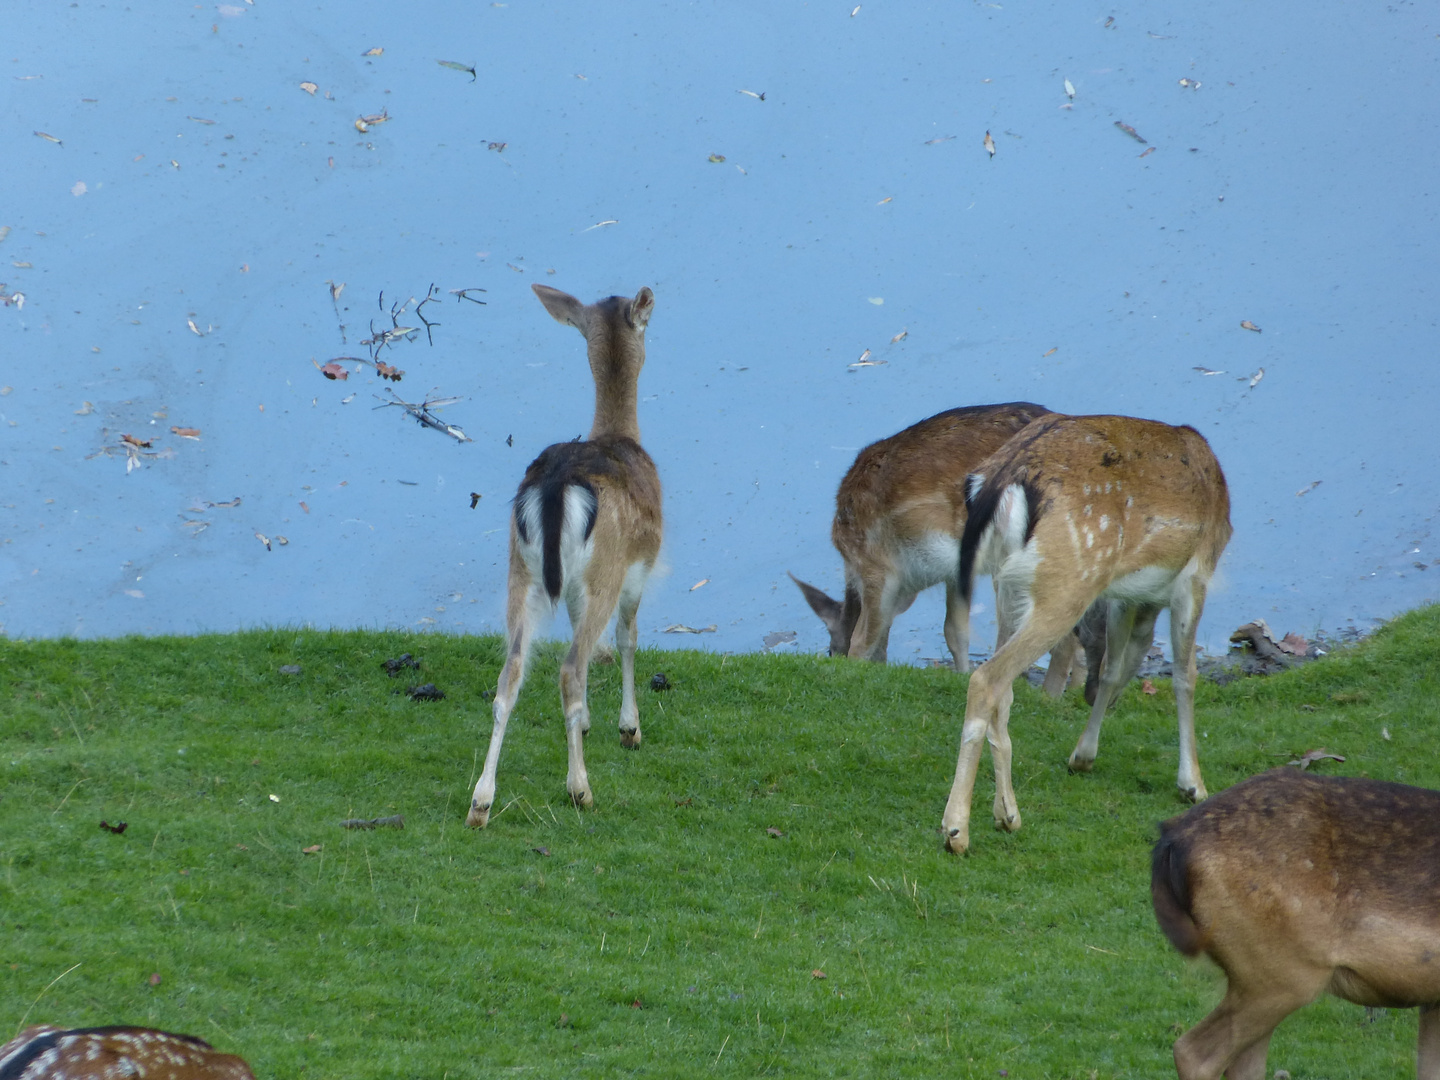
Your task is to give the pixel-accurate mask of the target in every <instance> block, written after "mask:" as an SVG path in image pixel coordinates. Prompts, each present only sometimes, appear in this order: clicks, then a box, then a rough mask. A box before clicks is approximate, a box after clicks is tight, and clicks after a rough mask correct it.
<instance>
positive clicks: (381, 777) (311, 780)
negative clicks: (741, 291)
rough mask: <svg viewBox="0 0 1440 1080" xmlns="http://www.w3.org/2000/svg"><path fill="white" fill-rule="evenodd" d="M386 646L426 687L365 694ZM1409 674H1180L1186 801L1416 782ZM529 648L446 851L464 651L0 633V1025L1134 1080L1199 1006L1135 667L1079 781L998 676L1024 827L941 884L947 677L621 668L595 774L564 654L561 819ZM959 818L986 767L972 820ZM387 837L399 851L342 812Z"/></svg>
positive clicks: (1399, 1065) (1346, 1065)
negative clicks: (1160, 863)
mask: <svg viewBox="0 0 1440 1080" xmlns="http://www.w3.org/2000/svg"><path fill="white" fill-rule="evenodd" d="M404 652H410V653H413V654H414V655H415V656H416V657H417V658H419V659H420V661H421V662H422V664H423V665H424V666H423V669H422V671H421V672H420V673H418V675H416V674H415V673H408V674H410V675H411V677H410V678H409V679H408V680H407V679H405V678H404V677H402V678H401V679H390V678H388V677H387V676H386V674H385V672H384V670H383V669H382V666H381V665H382V661H383V660H385V659H386V658H388V657H394V656H398V655H399V654H401V653H404ZM1437 656H1440V608H1430V609H1426V610H1422V611H1419V612H1415V613H1412V614H1410V615H1408V616H1406V617H1404V618H1402V619H1399V620H1397V621H1396V622H1395V623H1393V624H1391V625H1390V626H1387V627H1385V628H1384V629H1382V630H1381V631H1380V632H1379V633H1377V634H1376V635H1375V636H1374V637H1373V638H1372V639H1370V640H1368V641H1366V642H1364V643H1363V644H1361V645H1360V646H1358V647H1356V648H1354V649H1351V650H1347V651H1345V652H1343V653H1341V654H1338V655H1335V656H1332V657H1329V658H1327V659H1326V660H1324V661H1322V662H1320V663H1316V664H1312V665H1309V666H1307V667H1304V668H1301V669H1298V670H1295V671H1292V672H1288V673H1286V674H1283V675H1280V676H1276V677H1272V678H1267V679H1250V680H1241V681H1238V682H1235V683H1232V684H1230V685H1228V686H1225V687H1215V686H1213V685H1209V684H1202V686H1201V688H1200V690H1199V692H1198V695H1197V708H1198V721H1197V728H1198V730H1199V731H1200V732H1201V740H1200V745H1201V762H1202V764H1203V766H1204V769H1205V777H1206V780H1207V783H1208V784H1209V787H1210V789H1211V790H1212V791H1216V790H1219V789H1221V788H1223V787H1226V786H1228V785H1230V784H1232V783H1234V782H1235V781H1237V780H1239V779H1241V778H1243V777H1245V776H1247V775H1250V774H1251V773H1254V772H1257V771H1260V770H1263V769H1265V768H1269V767H1271V766H1273V765H1276V764H1282V763H1284V762H1285V761H1286V760H1288V759H1290V758H1292V757H1295V756H1298V754H1300V753H1302V752H1304V751H1306V750H1309V749H1313V748H1316V747H1320V746H1324V747H1327V748H1329V749H1330V750H1332V751H1334V752H1336V753H1339V754H1343V755H1345V756H1346V758H1347V760H1346V761H1345V763H1344V764H1342V765H1336V764H1335V763H1332V762H1327V763H1325V765H1324V767H1326V768H1327V771H1332V772H1340V773H1345V774H1353V775H1369V776H1374V777H1381V778H1385V779H1396V780H1403V781H1406V782H1409V783H1416V784H1422V785H1426V786H1430V787H1440V759H1437V755H1436V754H1435V750H1434V745H1435V735H1436V728H1437V723H1436V706H1435V702H1436V701H1437V700H1440V663H1437V660H1436V657H1437ZM558 658H559V653H558V651H557V650H555V649H554V648H550V649H545V650H542V651H541V654H540V655H539V656H538V658H537V660H536V662H535V664H534V666H533V670H532V673H531V677H530V679H529V681H528V683H527V686H526V689H525V691H524V693H523V694H522V697H521V701H520V705H519V708H518V709H517V711H516V715H515V718H514V719H513V720H512V722H511V727H510V732H509V735H508V737H507V741H506V746H505V754H504V756H503V758H502V760H501V768H500V787H499V792H498V798H497V803H496V806H497V808H499V807H504V810H503V812H501V813H500V814H499V816H498V817H497V818H495V819H494V820H493V822H492V824H491V826H490V828H489V829H487V830H485V831H483V832H471V831H469V830H467V829H465V827H464V825H463V817H464V811H465V808H466V805H467V802H468V798H469V791H470V787H471V786H472V785H473V782H474V780H475V777H476V774H477V770H478V759H479V758H480V757H483V754H484V750H485V745H486V742H487V740H488V738H489V731H490V720H489V706H488V703H487V702H486V701H485V699H484V695H485V692H486V691H488V690H491V689H493V686H494V680H495V676H496V673H497V670H498V667H499V659H500V652H499V642H498V640H495V639H489V638H468V639H467V638H445V637H439V636H414V635H406V634H391V633H325V632H314V631H308V630H307V631H295V630H288V631H267V632H255V633H245V634H237V635H229V636H218V637H202V638H164V639H128V640H121V641H108V642H86V643H76V642H10V641H0V710H3V715H0V770H3V777H4V782H3V785H0V1035H3V1036H5V1037H8V1036H9V1035H10V1034H11V1033H12V1032H13V1031H14V1029H15V1027H16V1026H17V1025H18V1024H19V1023H20V1021H21V1019H22V1017H23V1016H25V1015H26V1014H27V1011H28V1013H29V1022H32V1023H33V1022H36V1021H42V1020H43V1021H51V1022H59V1023H66V1024H101V1023H116V1022H134V1023H145V1024H151V1025H155V1026H159V1027H165V1028H169V1029H172V1030H179V1031H185V1032H190V1033H193V1034H197V1035H200V1036H202V1037H204V1038H207V1039H209V1040H210V1041H212V1042H214V1043H215V1044H216V1045H218V1046H220V1047H222V1048H223V1049H226V1050H230V1051H234V1052H238V1053H241V1054H242V1055H244V1056H245V1057H246V1058H247V1059H248V1060H249V1061H250V1062H251V1063H252V1064H253V1065H254V1066H255V1069H256V1072H257V1075H260V1076H262V1077H263V1076H276V1077H297V1076H307V1077H346V1078H352V1077H377V1078H378V1077H387V1078H388V1077H435V1078H437V1080H439V1078H442V1077H446V1076H449V1077H455V1078H461V1077H464V1078H470V1077H482V1076H484V1077H489V1076H496V1075H507V1074H510V1073H515V1074H520V1075H530V1076H541V1077H544V1076H600V1075H602V1074H603V1075H606V1076H619V1075H639V1076H657V1077H659V1076H671V1075H677V1074H680V1073H682V1072H683V1073H691V1074H697V1075H698V1074H703V1075H716V1076H753V1075H778V1076H796V1077H806V1076H816V1077H819V1076H827V1077H828V1076H864V1075H885V1076H893V1077H909V1076H914V1077H922V1076H923V1077H933V1076H955V1077H996V1076H1000V1075H1004V1074H1008V1076H1009V1077H1011V1078H1028V1077H1035V1078H1039V1077H1051V1078H1057V1080H1058V1078H1090V1077H1093V1078H1096V1080H1099V1078H1108V1077H1137V1076H1163V1075H1166V1074H1167V1073H1169V1072H1170V1069H1171V1066H1170V1051H1169V1047H1170V1043H1171V1042H1172V1041H1173V1040H1174V1038H1175V1037H1176V1035H1177V1034H1178V1033H1179V1031H1181V1030H1183V1029H1184V1028H1187V1027H1189V1026H1191V1025H1192V1024H1193V1023H1195V1022H1196V1021H1197V1020H1198V1019H1199V1018H1200V1017H1201V1016H1203V1015H1204V1013H1205V1012H1206V1011H1208V1009H1209V1008H1210V1007H1211V1006H1212V1005H1213V1003H1214V1001H1215V999H1216V996H1217V994H1218V986H1219V984H1218V981H1217V978H1216V976H1215V975H1214V973H1213V971H1211V970H1210V969H1207V968H1205V967H1203V966H1198V965H1187V964H1186V963H1185V962H1184V961H1182V960H1181V959H1180V957H1179V956H1178V955H1176V954H1174V953H1173V952H1171V951H1170V949H1169V947H1168V945H1166V943H1165V942H1164V939H1163V938H1162V937H1161V935H1160V933H1159V931H1158V930H1157V929H1156V927H1155V924H1154V920H1153V917H1152V916H1151V913H1150V905H1149V895H1148V854H1149V847H1150V843H1151V841H1152V839H1153V836H1154V826H1155V822H1156V821H1157V820H1159V819H1161V818H1163V817H1168V816H1170V815H1172V814H1174V813H1177V812H1179V811H1180V810H1181V809H1182V806H1181V805H1180V804H1179V803H1178V802H1177V801H1176V796H1175V795H1174V779H1175V767H1176V759H1175V730H1174V725H1175V720H1174V700H1173V697H1172V695H1171V693H1170V687H1169V684H1168V682H1163V681H1162V682H1160V683H1159V692H1158V693H1157V694H1155V695H1154V696H1153V697H1152V696H1147V695H1144V694H1142V693H1140V692H1139V688H1138V687H1132V688H1130V689H1129V690H1127V692H1126V694H1125V696H1124V698H1123V699H1122V700H1121V702H1120V703H1119V704H1118V705H1117V707H1116V708H1115V709H1114V710H1113V711H1112V715H1111V717H1110V719H1109V721H1108V722H1107V725H1106V729H1105V735H1104V738H1103V739H1102V743H1101V750H1100V758H1099V761H1098V762H1097V768H1096V771H1095V772H1094V773H1093V774H1091V775H1088V776H1070V775H1068V774H1067V773H1066V770H1065V765H1064V763H1065V759H1066V756H1067V755H1068V753H1069V751H1070V749H1071V748H1072V746H1073V744H1074V741H1075V739H1076V737H1077V736H1078V734H1079V730H1080V727H1081V726H1082V725H1083V718H1084V707H1083V703H1081V702H1080V701H1079V700H1078V698H1077V697H1076V696H1075V695H1073V694H1072V695H1070V696H1068V697H1067V698H1066V700H1064V701H1062V702H1058V703H1057V702H1051V701H1048V700H1046V699H1044V698H1043V697H1041V696H1040V695H1039V694H1038V692H1035V691H1032V690H1031V689H1030V688H1029V687H1026V686H1021V687H1019V688H1018V689H1017V696H1016V705H1015V710H1014V714H1013V717H1012V724H1011V733H1012V736H1013V737H1014V741H1015V779H1016V788H1017V792H1018V794H1019V798H1020V806H1021V810H1022V812H1023V814H1024V819H1025V827H1024V829H1022V830H1021V831H1020V832H1019V833H1018V834H1016V835H1013V836H1007V835H1002V834H998V833H992V832H990V831H989V830H988V829H977V831H976V832H975V834H974V847H973V850H972V853H971V854H970V855H969V856H967V857H965V858H963V859H957V858H955V857H952V856H948V855H945V854H944V853H942V851H941V850H940V843H939V837H938V832H937V827H938V825H939V822H940V815H941V811H942V810H943V807H944V801H945V797H946V794H947V793H948V790H949V784H950V781H951V778H952V776H953V770H954V764H955V754H956V751H957V748H958V737H959V727H960V724H959V717H960V715H961V714H962V712H963V708H964V687H965V680H964V678H963V677H957V676H955V675H954V674H952V673H950V672H946V671H940V670H929V671H926V670H915V669H910V668H902V667H890V668H879V667H875V666H873V665H864V664H854V663H848V662H844V661H831V660H820V659H813V658H803V657H801V658H796V657H772V656H742V657H730V658H722V657H712V656H707V655H703V654H700V653H673V652H664V653H661V652H642V653H641V655H640V657H639V660H638V665H639V667H638V671H639V673H640V675H641V676H642V678H641V682H642V684H648V680H649V676H650V675H651V674H652V673H653V672H657V671H664V672H665V673H666V675H667V676H668V677H669V680H670V683H671V684H672V686H673V689H671V690H670V691H668V692H665V693H656V692H652V691H651V690H649V689H648V686H647V688H646V689H643V690H642V695H643V696H642V698H641V721H642V727H643V730H644V733H645V742H644V747H643V748H642V749H641V750H639V751H638V752H635V753H628V752H624V751H622V750H621V749H620V746H619V740H618V737H617V736H616V734H615V726H614V725H615V716H616V713H617V710H618V703H619V672H618V670H617V669H616V668H614V667H604V666H597V667H596V668H595V669H594V672H593V675H592V680H591V695H590V697H591V703H592V706H593V708H594V713H595V727H594V730H593V731H592V733H591V735H590V737H589V740H588V743H587V747H586V751H587V764H588V766H589V770H590V779H591V784H592V786H593V788H594V792H595V800H596V808H595V810H594V811H592V812H586V813H581V812H577V811H575V810H574V809H572V808H571V807H570V806H569V805H568V802H567V799H566V796H565V790H564V777H565V751H564V740H563V736H562V729H561V721H560V715H559V703H558V694H557V692H556V690H555V677H556V670H557V665H558ZM285 665H299V666H300V668H301V671H300V673H299V674H298V675H287V674H282V673H281V672H280V670H279V669H280V668H281V667H282V666H285ZM407 681H408V682H425V681H433V682H435V683H437V684H438V685H439V686H440V687H441V689H443V690H444V691H445V692H446V693H447V695H448V697H447V698H446V700H444V701H441V702H430V703H422V702H414V701H411V700H409V699H408V698H407V697H405V696H404V695H403V694H398V693H396V691H397V690H400V689H402V688H403V684H404V683H405V682H407ZM992 791H993V787H992V786H991V784H990V781H989V776H988V760H987V762H986V765H985V766H982V774H981V781H980V784H979V785H978V786H977V789H976V805H977V809H978V812H979V818H978V819H977V820H978V821H979V822H981V823H983V822H984V821H988V807H989V800H990V796H991V793H992ZM390 814H403V815H404V817H405V828H404V830H403V831H396V830H385V829H379V830H376V831H373V832H364V831H350V830H345V829H342V828H340V827H339V825H338V822H339V821H340V820H341V819H344V818H353V817H363V818H373V817H376V816H381V815H390ZM102 819H103V820H105V821H107V822H108V823H110V824H112V825H114V824H116V823H117V822H119V821H125V822H127V828H126V830H125V832H124V833H123V834H115V833H111V832H109V831H107V830H103V829H101V828H100V827H99V822H100V821H101V820H102ZM777 833H778V834H779V835H776V834H777ZM317 846H318V847H317ZM310 848H316V850H314V851H311V852H309V853H307V852H306V849H310ZM76 965H78V966H76ZM67 970H68V974H65V975H64V977H63V978H60V979H59V981H58V982H54V984H53V985H52V986H50V987H49V989H48V990H46V989H45V988H46V987H47V984H50V983H51V982H52V980H54V979H55V978H56V977H57V976H60V975H61V974H62V973H64V972H67ZM818 973H823V978H822V977H821V976H820V974H818ZM155 975H158V976H159V979H158V982H156V981H155V980H154V978H153V977H154V976H155ZM42 992H43V993H42ZM37 995H39V1000H38V1002H37V1000H36V999H37ZM1415 1026H1416V1024H1415V1017H1414V1015H1413V1014H1412V1013H1405V1012H1394V1013H1391V1012H1381V1013H1379V1014H1378V1015H1377V1016H1376V1017H1373V1018H1370V1019H1369V1020H1367V1017H1366V1014H1365V1011H1364V1010H1361V1009H1359V1008H1356V1007H1354V1006H1349V1005H1343V1004H1340V1003H1335V1002H1326V1003H1322V1004H1320V1005H1317V1006H1315V1007H1312V1008H1311V1009H1309V1010H1306V1011H1305V1012H1304V1013H1302V1014H1300V1015H1299V1016H1297V1017H1295V1018H1293V1019H1292V1020H1290V1021H1288V1022H1287V1023H1286V1024H1285V1025H1283V1026H1282V1028H1281V1029H1280V1032H1279V1033H1278V1035H1277V1037H1276V1039H1275V1042H1274V1044H1273V1048H1272V1052H1271V1060H1270V1063H1271V1068H1272V1069H1274V1068H1279V1067H1283V1068H1286V1069H1288V1070H1289V1071H1290V1072H1291V1074H1292V1075H1293V1076H1295V1077H1296V1078H1297V1080H1299V1078H1303V1077H1318V1076H1324V1077H1328V1078H1330V1080H1341V1078H1344V1077H1355V1078H1360V1077H1366V1078H1373V1077H1376V1076H1382V1075H1394V1076H1403V1075H1407V1074H1409V1073H1410V1072H1411V1071H1412V1070H1413V1053H1414V1042H1413V1040H1414V1035H1415ZM1001 1070H1004V1071H1005V1073H1004V1074H1002V1072H1001Z"/></svg>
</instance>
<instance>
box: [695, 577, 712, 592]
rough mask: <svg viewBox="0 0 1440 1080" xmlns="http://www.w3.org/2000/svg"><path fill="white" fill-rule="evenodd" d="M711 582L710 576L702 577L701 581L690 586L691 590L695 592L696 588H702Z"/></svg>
mask: <svg viewBox="0 0 1440 1080" xmlns="http://www.w3.org/2000/svg"><path fill="white" fill-rule="evenodd" d="M709 584H710V579H709V578H708V577H706V578H701V579H700V580H699V581H697V582H695V584H694V585H691V586H690V591H691V592H694V591H695V590H696V589H698V588H700V586H701V585H709Z"/></svg>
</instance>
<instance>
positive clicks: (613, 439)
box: [466, 285, 661, 828]
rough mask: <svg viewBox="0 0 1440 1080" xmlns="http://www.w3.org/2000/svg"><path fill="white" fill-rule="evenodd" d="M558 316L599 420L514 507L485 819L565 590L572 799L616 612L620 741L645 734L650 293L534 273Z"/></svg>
mask: <svg viewBox="0 0 1440 1080" xmlns="http://www.w3.org/2000/svg"><path fill="white" fill-rule="evenodd" d="M531 288H532V289H534V290H535V295H536V296H538V297H539V298H540V302H541V303H542V304H544V305H545V310H546V311H548V312H549V313H550V314H551V315H552V316H553V317H554V318H555V320H556V322H560V323H564V324H566V325H568V326H573V327H575V329H577V330H579V331H580V333H581V335H582V336H583V337H584V338H585V343H586V347H587V351H588V353H589V357H590V373H591V374H592V375H593V376H594V377H595V421H594V423H593V425H592V426H591V428H590V437H589V439H587V440H586V441H585V442H570V443H557V444H555V445H554V446H550V447H546V449H545V450H544V451H542V452H541V454H540V456H539V457H538V458H536V459H535V460H534V461H533V462H531V463H530V467H529V468H528V469H526V470H525V477H524V479H523V480H521V482H520V490H519V491H518V492H516V494H515V509H514V513H513V514H512V515H511V519H510V574H509V580H508V583H507V597H506V604H505V627H506V638H507V643H506V653H505V664H504V666H503V667H502V668H501V670H500V681H499V684H498V686H497V687H496V690H495V726H494V728H493V730H492V731H491V734H490V749H489V752H488V753H486V755H485V769H484V771H483V772H481V774H480V781H479V783H477V784H476V785H475V794H474V797H473V799H472V800H471V803H470V813H469V814H468V815H467V817H466V823H467V824H469V825H471V826H473V827H475V828H484V826H485V825H486V823H487V822H488V821H489V819H490V807H491V805H492V804H493V803H494V801H495V772H496V769H497V768H498V766H499V763H500V744H501V742H502V741H503V740H504V738H505V725H506V723H507V722H508V721H509V719H510V713H511V711H512V710H513V709H514V708H515V699H516V697H518V696H519V693H520V684H521V682H522V681H523V680H524V678H525V659H526V655H527V654H528V653H529V651H530V638H531V635H532V633H533V632H534V630H535V627H536V624H537V623H538V622H539V621H540V619H541V618H542V617H543V616H544V615H546V614H548V613H549V612H552V611H554V609H555V605H556V604H557V603H559V601H560V600H562V599H563V600H564V601H565V607H566V609H567V610H568V611H569V613H570V624H571V626H572V628H573V631H574V634H573V640H572V643H571V646H570V651H569V653H568V654H567V655H566V657H565V661H564V663H563V664H562V665H561V667H560V698H561V703H562V705H563V706H564V711H565V740H566V743H567V744H568V746H569V750H570V769H569V774H568V776H567V778H566V781H565V786H566V788H567V789H568V790H569V792H570V797H571V799H573V800H574V801H575V804H576V805H577V806H589V805H591V802H592V801H593V800H592V796H591V794H590V781H589V779H588V778H587V776H586V773H585V756H584V752H583V746H584V735H585V733H586V732H587V731H589V730H590V709H589V705H588V704H587V702H586V697H585V688H586V677H587V674H588V670H589V666H590V654H591V652H592V651H593V650H594V648H595V644H596V642H597V641H598V640H599V639H600V635H601V633H603V632H604V630H605V624H606V623H608V622H609V621H610V616H611V614H612V613H614V614H615V643H616V645H617V646H618V648H619V650H620V670H621V699H620V745H621V746H624V747H628V748H630V749H634V748H635V747H638V746H639V745H640V711H639V709H638V708H637V707H636V704H635V639H636V632H635V612H636V609H637V608H638V607H639V606H640V593H641V590H642V589H643V588H644V586H645V579H646V578H647V577H648V576H649V574H650V570H651V568H652V567H653V566H654V565H655V559H656V557H657V556H658V555H659V553H660V532H661V520H660V477H659V475H658V474H657V473H656V471H655V463H654V462H653V461H652V460H650V455H649V454H647V453H646V452H645V451H644V450H643V449H642V448H641V446H640V425H639V423H638V422H637V420H636V416H635V406H636V383H637V380H638V379H639V377H640V369H641V368H642V367H644V366H645V327H646V325H647V324H648V323H649V321H650V315H651V312H653V311H654V309H655V294H654V293H652V292H651V291H650V290H649V289H648V288H647V289H641V290H640V292H639V293H637V294H636V296H635V298H634V299H633V300H631V299H629V298H627V297H623V296H612V297H610V298H609V299H607V300H600V301H598V302H596V303H594V304H582V303H581V302H580V301H579V300H577V299H575V297H573V296H570V295H568V294H566V293H563V292H561V291H560V290H558V289H551V288H548V287H547V286H545V285H532V286H531Z"/></svg>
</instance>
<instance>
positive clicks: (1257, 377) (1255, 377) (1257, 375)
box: [1245, 367, 1265, 390]
mask: <svg viewBox="0 0 1440 1080" xmlns="http://www.w3.org/2000/svg"><path fill="white" fill-rule="evenodd" d="M1264 377H1265V369H1264V368H1263V367H1262V368H1260V369H1259V370H1258V371H1256V372H1255V374H1254V375H1251V376H1250V385H1249V386H1247V387H1246V388H1245V389H1247V390H1254V389H1255V384H1256V383H1258V382H1259V381H1260V380H1261V379H1263V378H1264Z"/></svg>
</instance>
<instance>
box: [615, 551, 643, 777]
mask: <svg viewBox="0 0 1440 1080" xmlns="http://www.w3.org/2000/svg"><path fill="white" fill-rule="evenodd" d="M649 576H650V564H648V563H635V564H634V565H633V566H631V567H630V569H629V570H628V571H627V572H626V574H625V583H624V584H623V585H622V586H621V587H620V604H619V606H618V607H617V608H616V612H615V647H616V649H617V650H618V651H619V653H620V745H621V746H623V747H625V748H626V749H627V750H635V749H638V748H639V746H640V707H639V705H637V704H636V702H635V643H636V628H635V613H636V612H637V611H638V610H639V608H640V593H641V592H642V591H643V590H644V588H645V579H646V578H647V577H649Z"/></svg>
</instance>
